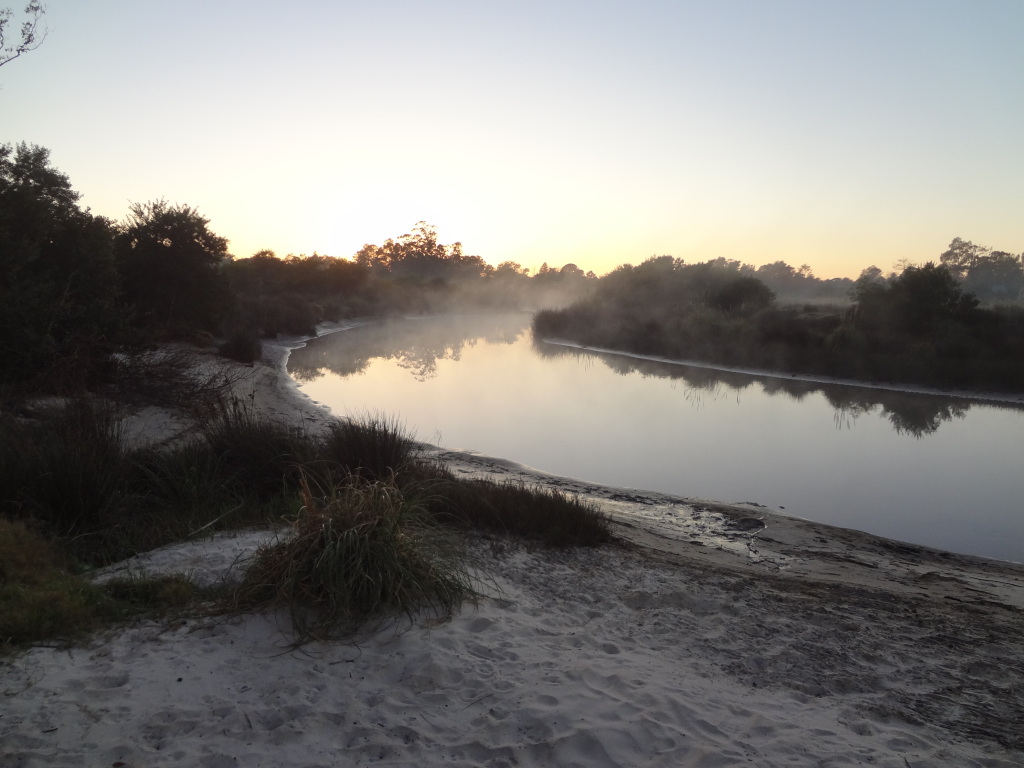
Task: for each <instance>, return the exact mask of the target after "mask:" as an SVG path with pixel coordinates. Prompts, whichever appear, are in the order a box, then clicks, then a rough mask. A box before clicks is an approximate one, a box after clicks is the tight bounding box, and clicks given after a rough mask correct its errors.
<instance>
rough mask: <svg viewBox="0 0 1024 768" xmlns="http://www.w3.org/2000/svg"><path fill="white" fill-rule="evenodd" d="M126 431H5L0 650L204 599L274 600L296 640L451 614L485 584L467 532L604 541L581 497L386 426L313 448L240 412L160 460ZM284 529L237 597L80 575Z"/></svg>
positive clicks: (0, 455) (112, 417)
mask: <svg viewBox="0 0 1024 768" xmlns="http://www.w3.org/2000/svg"><path fill="white" fill-rule="evenodd" d="M120 425H121V422H120V421H119V419H118V418H117V417H116V414H115V413H114V412H112V411H111V410H110V409H109V407H108V406H104V405H102V404H101V403H99V402H97V401H93V400H86V399H82V400H78V401H74V402H72V403H71V404H70V405H68V406H66V407H61V408H59V409H56V410H55V411H54V412H53V413H51V414H49V415H38V414H37V417H36V418H33V419H25V418H15V417H13V416H10V415H7V416H6V417H5V418H4V419H3V420H2V421H0V579H2V582H0V648H2V649H8V650H9V649H12V648H17V647H21V646H24V645H26V644H31V643H35V642H39V641H41V640H44V639H48V638H60V639H71V638H74V637H76V636H79V635H81V634H82V633H84V632H88V631H90V630H92V629H95V628H96V627H99V626H102V625H103V624H107V623H109V622H111V621H117V620H121V619H125V618H128V617H131V616H133V615H137V614H139V613H153V612H159V611H166V610H172V609H184V608H190V609H195V608H196V607H197V606H198V605H203V606H204V609H205V610H243V609H244V610H249V609H254V608H261V607H270V606H282V607H286V608H287V609H288V610H290V611H291V612H292V615H293V617H294V619H295V628H296V633H297V639H298V640H305V639H309V638H313V637H327V636H334V635H337V634H343V633H345V632H347V631H350V630H352V629H354V628H356V627H358V626H362V625H364V624H365V623H366V622H367V621H372V620H374V619H379V618H383V617H386V616H391V615H394V614H395V613H408V614H411V613H414V612H419V611H422V610H433V611H435V612H437V613H439V614H441V615H447V614H449V613H450V612H451V611H453V610H454V609H455V608H456V607H457V606H458V605H459V604H460V603H461V602H462V601H463V600H465V599H466V598H469V597H471V596H472V595H473V594H474V590H475V582H474V579H473V578H472V577H471V575H470V570H469V568H468V566H467V563H466V559H465V549H464V544H465V535H466V534H472V533H474V532H477V533H479V532H486V534H487V535H502V536H505V535H507V536H515V537H518V538H520V539H523V540H525V541H528V542H533V543H534V544H536V545H538V546H554V547H562V546H580V545H583V546H586V545H594V544H598V543H601V542H604V541H607V540H608V539H609V530H608V526H607V524H606V521H605V520H604V518H603V517H602V516H601V515H600V514H599V513H598V512H597V511H596V510H595V509H594V508H592V507H590V506H588V505H586V504H583V503H581V502H579V501H578V500H576V499H573V498H569V497H565V496H562V495H559V494H557V493H552V492H548V491H541V490H535V489H531V488H526V487H523V486H521V485H515V484H506V485H502V484H495V483H490V482H475V481H467V480H460V479H456V478H455V477H454V476H453V475H452V474H451V473H450V472H449V471H448V470H446V469H445V468H444V467H442V466H438V465H436V464H433V463H430V462H427V461H424V460H421V459H420V458H419V457H418V454H417V450H416V445H415V443H414V442H413V441H412V440H411V439H410V438H409V437H408V436H406V435H405V434H404V432H403V430H402V429H401V427H400V425H398V424H397V423H396V422H395V421H394V420H392V419H388V418H383V417H372V418H368V419H365V420H362V421H359V422H348V421H346V422H338V423H337V424H334V425H332V426H331V427H330V428H329V429H328V430H327V431H326V432H325V433H324V434H323V435H321V436H316V437H314V436H311V435H306V434H300V433H297V432H296V430H295V429H293V428H291V427H289V426H287V425H284V424H279V423H276V422H273V421H269V420H267V419H265V418H262V417H260V416H258V415H256V414H254V413H252V412H251V411H250V410H248V409H247V408H245V407H243V406H242V405H241V404H239V403H237V402H234V403H229V404H227V405H223V406H221V407H219V408H218V409H217V410H216V411H215V412H214V413H212V415H211V414H208V415H207V418H206V420H205V426H204V427H203V428H202V430H201V432H200V433H199V434H198V435H197V436H196V437H195V439H193V440H191V441H189V442H187V443H184V444H181V445H179V446H177V447H175V448H172V449H164V450H154V449H148V448H141V449H140V448H132V447H130V446H129V445H128V443H127V442H126V440H125V436H124V433H123V430H122V428H121V426H120ZM282 521H284V522H285V524H286V525H287V526H288V528H289V531H288V532H287V533H286V535H284V536H283V537H281V538H280V539H279V540H278V541H279V543H276V544H273V545H270V546H267V547H265V548H264V549H263V550H262V551H261V552H260V553H259V555H258V557H256V558H255V560H254V562H253V564H252V566H251V567H250V568H249V570H248V571H247V573H246V574H245V578H244V581H243V583H242V584H241V586H239V587H235V588H231V589H230V590H226V589H224V590H220V591H219V592H217V593H215V594H214V593H211V592H209V591H203V590H199V589H198V588H196V587H195V586H194V585H193V584H191V583H190V582H189V581H188V580H187V579H186V578H184V577H173V578H160V579H145V578H135V579H131V580H128V581H125V580H121V581H114V582H110V583H107V584H105V585H102V586H101V585H97V584H94V583H92V582H91V581H90V580H89V579H88V578H86V574H88V572H89V571H90V570H92V569H93V568H95V567H98V566H103V565H107V564H110V563H112V562H116V561H119V560H121V559H124V558H126V557H129V556H131V555H134V554H137V553H139V552H144V551H148V550H151V549H153V548H156V547H159V546H162V545H166V544H170V543H173V542H178V541H183V540H188V539H194V538H199V537H203V536H206V535H209V534H210V533H212V532H214V531H217V530H224V529H232V528H239V527H252V526H259V527H279V526H281V525H282Z"/></svg>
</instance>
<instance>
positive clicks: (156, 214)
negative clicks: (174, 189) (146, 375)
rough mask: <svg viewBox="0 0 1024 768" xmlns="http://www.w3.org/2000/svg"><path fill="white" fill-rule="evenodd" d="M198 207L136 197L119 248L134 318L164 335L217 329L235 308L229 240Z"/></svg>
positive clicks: (123, 226) (125, 289) (125, 287)
mask: <svg viewBox="0 0 1024 768" xmlns="http://www.w3.org/2000/svg"><path fill="white" fill-rule="evenodd" d="M209 223H210V222H209V220H208V219H206V218H204V217H203V216H201V215H200V214H199V213H198V211H196V209H195V208H192V207H190V206H187V205H171V204H169V203H168V202H166V201H165V200H157V201H155V202H150V203H133V204H132V206H131V207H130V209H129V215H128V219H127V220H126V221H125V222H124V224H123V225H122V227H121V233H120V237H119V238H118V251H119V256H120V260H121V269H122V273H123V276H124V292H125V297H126V299H127V300H128V303H129V305H130V306H131V308H132V309H133V311H134V319H135V320H136V321H137V322H138V323H140V324H141V325H143V326H144V327H146V328H148V329H150V330H151V331H155V332H157V333H160V334H163V335H171V336H177V335H184V334H188V333H190V332H192V331H195V330H209V331H216V330H218V326H219V324H220V321H221V320H222V319H223V318H224V317H225V316H226V315H227V314H228V312H229V310H230V308H231V292H230V290H229V286H228V280H227V276H226V275H225V273H224V270H223V266H224V264H225V262H227V261H228V260H229V259H230V256H229V255H228V241H227V240H226V239H225V238H223V237H220V236H218V235H215V234H214V233H213V232H211V231H210V229H209Z"/></svg>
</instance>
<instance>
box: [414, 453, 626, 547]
mask: <svg viewBox="0 0 1024 768" xmlns="http://www.w3.org/2000/svg"><path fill="white" fill-rule="evenodd" d="M437 471H438V474H439V475H440V479H439V480H438V481H437V482H436V483H435V485H434V492H433V494H432V495H431V496H430V497H429V499H428V505H429V507H430V509H431V510H432V511H433V512H434V514H436V515H438V517H439V519H440V520H442V521H445V522H447V523H448V524H450V525H455V526H457V527H460V528H465V529H472V530H481V531H489V532H491V533H496V534H501V535H509V536H515V537H518V538H521V539H525V540H527V541H535V542H538V543H540V544H541V545H542V546H545V547H593V546H598V545H600V544H604V543H607V542H608V541H611V538H612V534H611V528H610V526H609V524H608V518H607V517H606V516H605V515H604V514H602V513H601V512H600V511H599V510H598V509H597V508H596V507H595V506H594V505H593V504H590V503H588V502H586V501H583V500H582V499H580V498H579V497H578V496H571V495H569V494H566V493H563V492H562V491H559V490H557V489H551V488H541V487H538V486H530V485H527V484H525V483H522V482H518V481H515V480H505V481H502V482H496V481H494V480H459V479H455V478H454V477H453V476H452V475H451V473H450V472H447V471H446V470H444V469H439V470H437Z"/></svg>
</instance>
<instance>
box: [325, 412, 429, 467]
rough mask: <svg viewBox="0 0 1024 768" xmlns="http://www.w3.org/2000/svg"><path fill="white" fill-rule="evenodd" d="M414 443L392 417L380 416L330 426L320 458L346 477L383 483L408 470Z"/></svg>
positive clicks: (399, 423)
mask: <svg viewBox="0 0 1024 768" xmlns="http://www.w3.org/2000/svg"><path fill="white" fill-rule="evenodd" d="M415 446H416V444H415V442H414V440H413V437H412V435H410V434H409V433H408V432H407V431H406V429H405V427H404V425H403V424H402V423H401V422H400V421H399V420H398V419H397V418H395V417H392V416H387V415H384V414H380V413H371V414H366V415H365V416H362V417H361V418H358V419H344V420H342V421H337V422H334V423H332V424H331V425H330V426H329V427H328V429H327V432H326V434H325V435H324V437H323V439H322V441H321V444H320V458H321V460H323V461H324V462H327V463H329V464H333V465H336V466H338V467H341V468H342V469H343V470H344V471H345V472H346V473H347V474H353V475H354V474H359V475H360V476H362V477H365V478H369V479H371V480H383V479H385V478H388V477H391V476H393V475H395V474H401V473H402V472H404V471H405V470H408V469H410V468H411V467H412V466H413V464H414V463H415V460H416V450H415Z"/></svg>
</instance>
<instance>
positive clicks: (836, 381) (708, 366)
mask: <svg viewBox="0 0 1024 768" xmlns="http://www.w3.org/2000/svg"><path fill="white" fill-rule="evenodd" d="M543 342H544V343H545V344H552V345H554V346H557V347H565V348H566V349H577V350H579V351H581V352H596V353H598V354H602V355H616V356H618V357H626V358H630V359H633V360H647V361H649V362H652V363H663V364H664V365H678V366H682V367H685V368H703V369H705V370H709V371H721V372H723V373H740V374H744V375H747V376H758V377H760V378H763V379H782V380H784V381H802V382H806V383H808V384H823V385H838V386H843V387H857V388H859V389H875V390H880V391H883V392H903V393H906V394H911V395H935V396H939V397H952V398H958V399H963V400H972V401H977V402H982V403H1010V404H1013V405H1024V393H1015V394H1011V393H1004V392H984V391H976V390H966V389H940V388H935V387H924V386H919V385H916V384H894V383H885V382H877V381H860V380H858V379H840V378H836V377H833V376H814V375H811V374H806V373H783V372H780V371H772V370H768V369H766V368H745V367H742V366H735V365H722V364H719V363H707V362H701V361H699V360H676V359H674V358H670V357H662V356H660V355H644V354H640V353H639V352H624V351H622V350H620V349H610V348H605V347H591V346H587V345H586V344H580V343H578V342H575V341H570V340H567V339H543Z"/></svg>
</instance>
